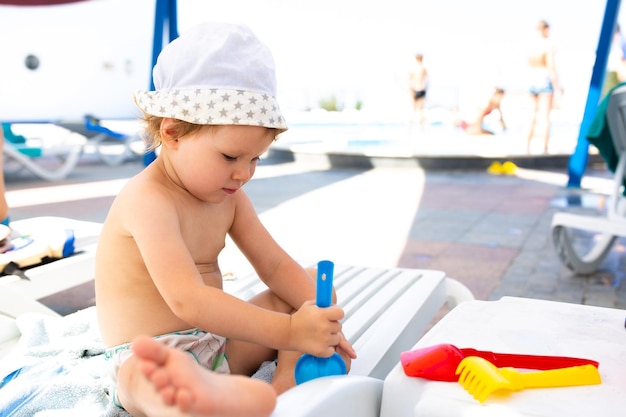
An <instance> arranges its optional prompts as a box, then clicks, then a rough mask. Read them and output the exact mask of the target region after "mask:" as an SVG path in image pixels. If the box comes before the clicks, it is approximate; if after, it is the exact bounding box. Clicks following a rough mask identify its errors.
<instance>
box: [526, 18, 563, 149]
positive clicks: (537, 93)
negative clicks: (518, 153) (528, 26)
mask: <svg viewBox="0 0 626 417" xmlns="http://www.w3.org/2000/svg"><path fill="white" fill-rule="evenodd" d="M536 30H537V32H536V34H535V37H534V38H533V39H532V41H531V42H530V51H529V54H528V65H529V92H530V96H531V99H532V102H533V115H532V120H531V123H530V128H529V130H528V137H527V145H526V152H527V153H530V148H531V142H532V140H533V138H534V137H535V135H536V134H537V133H538V134H539V135H540V136H541V138H542V140H543V152H544V153H548V145H549V140H550V114H551V112H552V107H553V105H554V95H555V93H556V92H559V93H561V92H562V90H561V87H560V84H559V78H558V75H557V70H556V64H555V56H554V55H555V54H554V46H553V44H552V41H551V40H550V38H549V34H550V25H549V24H548V22H546V21H544V20H542V21H540V22H539V23H538V24H537V28H536Z"/></svg>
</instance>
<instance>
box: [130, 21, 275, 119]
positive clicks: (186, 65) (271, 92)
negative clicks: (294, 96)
mask: <svg viewBox="0 0 626 417" xmlns="http://www.w3.org/2000/svg"><path fill="white" fill-rule="evenodd" d="M152 75H153V79H154V86H155V89H156V91H137V92H135V102H136V103H137V106H138V107H139V108H140V109H141V110H143V111H144V112H145V113H147V114H151V115H154V116H160V117H171V118H174V119H179V120H184V121H186V122H189V123H194V124H206V125H250V126H263V127H270V128H276V129H280V130H287V124H286V122H285V119H284V117H283V115H282V113H281V111H280V107H279V106H278V102H277V101H276V75H275V72H274V59H273V57H272V53H271V52H270V50H269V48H268V47H267V46H266V45H264V44H263V43H262V42H261V41H260V40H259V39H258V38H257V37H256V36H255V35H254V33H252V31H251V30H250V29H249V28H248V27H246V26H242V25H234V24H228V23H203V24H200V25H198V26H195V27H194V28H192V29H190V30H188V31H186V32H184V33H183V34H182V35H181V36H180V37H178V38H177V39H175V40H174V41H172V42H171V43H169V44H168V45H167V46H166V47H165V48H164V49H163V50H162V51H161V53H160V55H159V57H158V59H157V63H156V65H155V66H154V69H153V70H152Z"/></svg>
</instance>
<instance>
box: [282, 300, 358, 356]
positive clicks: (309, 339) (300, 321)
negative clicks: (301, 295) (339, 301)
mask: <svg viewBox="0 0 626 417" xmlns="http://www.w3.org/2000/svg"><path fill="white" fill-rule="evenodd" d="M343 316H344V312H343V309H341V308H340V307H338V306H330V307H325V308H320V307H317V306H316V305H315V302H314V301H307V302H305V303H304V304H302V307H300V309H299V310H298V311H296V312H295V313H294V314H293V315H292V316H291V329H290V348H291V349H294V350H298V351H300V352H305V353H308V354H311V355H314V356H319V357H324V358H327V357H330V356H331V355H332V354H333V353H335V346H338V345H339V344H340V343H342V340H343V342H344V343H347V341H346V340H345V339H344V337H343V336H342V334H341V323H340V322H339V320H341V319H342V318H343ZM348 347H349V348H350V349H351V348H352V347H351V346H349V343H348Z"/></svg>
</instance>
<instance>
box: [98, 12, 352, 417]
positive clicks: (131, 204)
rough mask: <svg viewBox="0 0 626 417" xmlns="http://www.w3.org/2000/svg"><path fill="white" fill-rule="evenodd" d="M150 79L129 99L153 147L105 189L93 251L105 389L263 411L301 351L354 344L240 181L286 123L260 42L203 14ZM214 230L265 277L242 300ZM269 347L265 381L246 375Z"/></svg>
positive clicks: (214, 409) (140, 400) (237, 411)
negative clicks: (270, 367)
mask: <svg viewBox="0 0 626 417" xmlns="http://www.w3.org/2000/svg"><path fill="white" fill-rule="evenodd" d="M153 79H154V85H155V91H138V92H136V93H135V103H136V104H137V106H138V107H139V109H140V110H141V111H142V114H143V119H144V122H145V131H146V142H147V145H148V149H156V148H159V152H158V156H157V158H156V160H154V162H152V163H151V164H150V165H148V166H147V167H146V168H145V169H144V170H143V171H141V172H140V173H139V174H137V175H136V176H135V177H133V178H131V179H130V180H128V182H127V183H126V184H125V186H124V187H123V188H122V190H121V191H120V193H119V194H118V195H117V197H116V198H115V200H114V202H113V204H112V206H111V208H110V210H109V213H108V215H107V218H106V220H105V222H104V225H103V228H102V232H101V234H100V237H99V240H98V248H97V251H96V267H95V289H96V307H97V308H96V310H97V312H98V323H99V328H100V333H101V336H102V340H103V341H104V344H105V345H106V347H107V349H108V351H107V358H108V360H107V361H106V362H107V365H106V366H107V368H108V372H111V373H113V374H114V379H115V381H116V384H117V385H116V392H115V394H114V395H113V397H114V400H115V401H116V402H117V404H119V405H120V406H122V407H123V408H125V409H126V410H127V411H128V412H129V413H131V414H132V415H133V416H135V417H138V416H146V415H148V416H154V415H165V414H167V415H170V412H174V411H175V415H194V416H213V415H220V416H222V415H224V416H266V415H269V414H270V413H271V411H272V409H273V407H274V404H275V402H276V395H277V394H280V393H282V392H284V391H286V390H288V389H289V388H291V387H293V386H294V385H295V378H294V368H295V364H296V362H297V360H298V359H299V357H300V356H301V355H302V354H303V353H308V354H312V355H315V356H320V357H329V356H331V355H332V354H334V353H335V352H338V353H339V354H340V355H341V356H342V357H343V359H344V361H345V362H346V366H347V367H348V369H349V366H350V361H351V359H353V358H355V357H356V353H355V352H354V349H353V348H352V346H351V345H350V343H349V342H348V341H347V340H346V339H345V338H344V337H343V334H342V332H341V322H340V320H341V319H342V318H343V316H344V312H343V309H341V308H340V307H339V306H337V305H332V306H330V307H328V308H318V307H317V306H316V305H315V282H314V279H313V278H312V275H313V276H314V273H315V272H314V271H307V270H305V269H304V268H303V267H302V266H301V265H299V264H298V263H297V262H296V261H294V259H293V258H291V257H290V256H289V255H288V254H287V253H286V252H285V251H284V250H283V249H282V248H281V247H280V246H279V245H278V244H277V243H276V241H275V240H274V239H273V238H272V237H271V235H270V234H269V232H268V231H267V230H266V229H265V227H264V226H263V224H262V223H261V221H260V220H259V218H258V216H257V214H256V212H255V210H254V208H253V206H252V203H251V202H250V199H249V198H248V197H247V195H246V193H245V191H244V190H243V189H242V187H243V186H244V185H245V184H246V183H247V182H248V181H249V180H250V179H251V178H252V176H253V175H254V172H255V169H256V165H257V162H258V161H259V159H260V157H261V155H263V154H264V153H265V152H266V151H267V150H268V148H269V146H270V145H271V144H272V143H273V142H274V141H275V140H276V138H277V137H278V135H279V134H280V133H282V132H284V131H285V130H286V129H287V125H286V122H285V119H284V117H283V114H282V112H281V109H280V106H279V105H278V101H277V100H276V79H275V73H274V61H273V58H272V55H271V52H270V51H269V49H268V48H267V46H266V45H265V44H263V43H262V42H261V41H260V40H259V39H258V38H257V37H256V35H254V33H253V32H252V31H251V30H250V29H249V28H248V27H246V26H242V25H232V24H226V23H204V24H201V25H198V26H196V27H194V28H192V29H189V30H188V31H186V32H183V33H182V34H181V36H180V37H179V38H177V39H176V40H174V41H172V42H171V43H170V44H169V45H167V46H166V47H165V48H164V49H163V51H162V52H161V54H160V55H159V58H158V60H157V63H156V65H155V67H154V69H153ZM227 236H229V237H230V238H231V239H232V241H233V242H234V243H235V244H236V245H237V246H238V248H239V249H240V250H241V251H242V253H243V254H244V255H245V256H246V258H247V259H248V261H249V262H250V264H251V265H252V266H253V267H254V269H255V271H256V272H257V274H258V275H259V277H260V278H261V280H262V281H263V282H264V283H265V284H266V285H267V287H268V289H267V290H266V291H265V292H262V293H260V294H258V295H257V296H255V297H253V298H252V299H250V300H248V301H243V300H241V299H239V298H237V297H234V296H232V295H230V294H228V293H226V292H224V291H223V289H222V272H221V271H220V266H219V264H218V255H219V254H220V252H221V251H222V249H223V248H224V245H225V240H226V237H227ZM272 360H277V367H276V371H275V372H274V376H273V379H272V381H271V385H270V384H268V383H265V382H262V381H258V380H254V379H252V378H250V375H252V374H253V373H254V372H256V371H257V370H258V369H259V367H260V365H261V364H262V363H263V362H265V361H272ZM268 390H269V391H270V392H271V393H268Z"/></svg>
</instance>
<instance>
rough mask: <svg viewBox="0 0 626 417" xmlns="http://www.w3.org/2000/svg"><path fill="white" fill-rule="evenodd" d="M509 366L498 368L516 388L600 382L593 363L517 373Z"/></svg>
mask: <svg viewBox="0 0 626 417" xmlns="http://www.w3.org/2000/svg"><path fill="white" fill-rule="evenodd" d="M509 370H511V368H508V369H507V368H503V369H500V374H501V375H502V376H504V377H505V378H507V379H508V380H509V381H511V382H513V383H514V384H515V385H517V386H516V388H517V389H522V388H547V387H574V386H578V385H597V384H600V383H602V379H601V377H600V373H599V372H598V368H596V367H594V366H593V365H583V366H572V367H570V368H561V369H552V370H548V371H535V372H526V373H519V372H517V371H516V370H511V371H510V373H509Z"/></svg>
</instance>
